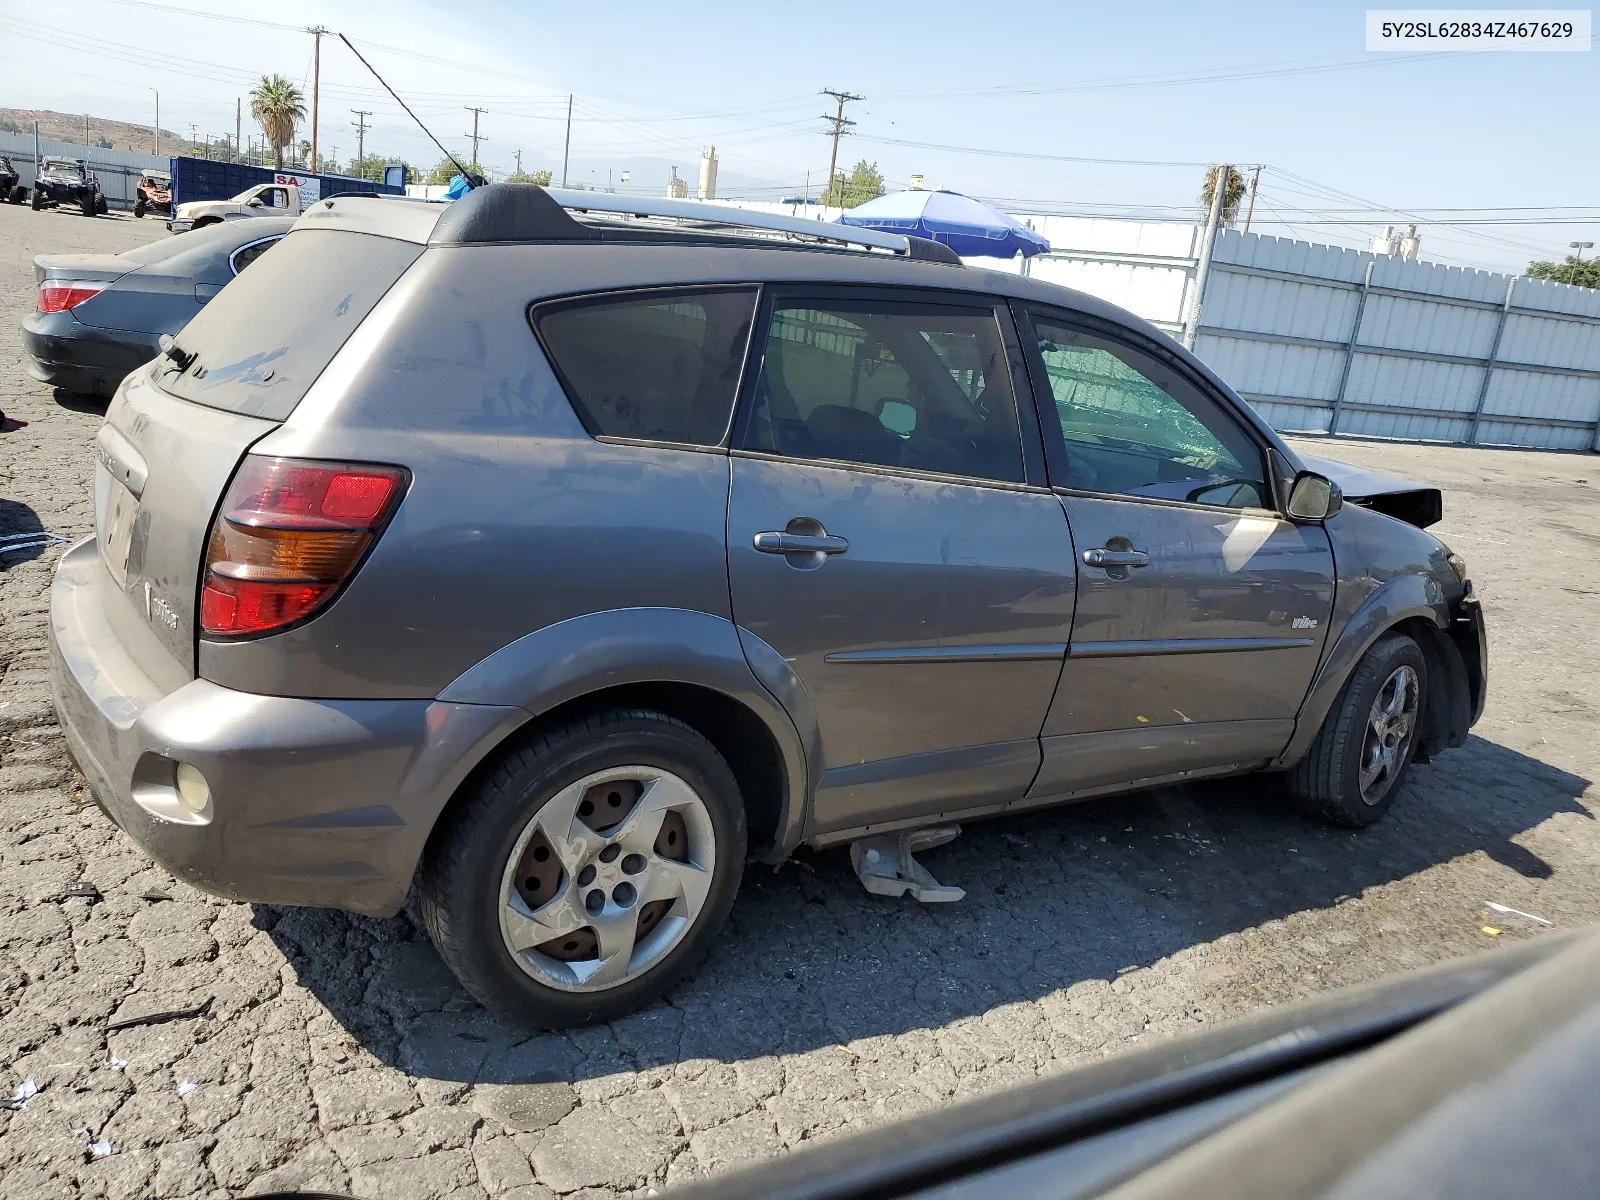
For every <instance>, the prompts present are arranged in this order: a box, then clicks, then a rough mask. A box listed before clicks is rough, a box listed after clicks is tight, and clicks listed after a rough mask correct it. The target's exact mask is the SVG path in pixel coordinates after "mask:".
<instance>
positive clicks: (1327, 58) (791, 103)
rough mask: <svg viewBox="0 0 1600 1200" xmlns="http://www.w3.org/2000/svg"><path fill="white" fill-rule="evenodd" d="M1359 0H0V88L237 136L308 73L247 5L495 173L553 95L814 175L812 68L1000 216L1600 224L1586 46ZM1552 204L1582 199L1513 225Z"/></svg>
mask: <svg viewBox="0 0 1600 1200" xmlns="http://www.w3.org/2000/svg"><path fill="white" fill-rule="evenodd" d="M184 8H189V9H192V10H196V11H195V12H194V13H192V14H191V13H187V12H185V11H183V9H184ZM202 8H203V9H204V12H205V13H206V14H210V15H200V14H199V12H198V10H200V9H202ZM1364 13H1365V9H1364V8H1363V7H1361V6H1357V5H1353V4H1293V3H1278V4H1272V3H1252V2H1249V0H1246V2H1243V3H1236V4H1232V5H1227V6H1219V5H1199V4H1179V3H1166V4H1140V3H1121V4H1105V3H1095V4H1081V3H1062V2H1059V0H1058V2H1055V3H1049V4H1035V3H1020V2H1016V0H1013V2H1012V3H1009V4H993V3H991V4H983V3H973V2H970V0H969V2H968V3H964V4H954V3H942V2H937V0H923V2H921V3H914V4H913V3H885V2H882V0H879V2H878V3H874V4H870V5H860V6H849V5H818V4H815V3H811V4H796V3H789V4H751V3H749V2H748V0H744V2H741V3H732V2H728V0H698V2H697V3H695V4H692V5H664V4H661V3H633V2H631V0H611V2H609V3H604V4H582V3H573V2H572V0H565V2H563V3H559V4H556V3H510V2H507V0H455V2H453V3H440V2H437V0H279V2H278V3H273V4H262V3H259V2H257V3H252V4H245V3H241V2H237V0H209V2H208V0H175V3H174V4H173V5H165V4H157V3H140V2H137V0H72V2H71V3H48V4H37V3H32V2H27V3H25V2H24V0H0V106H7V107H25V108H53V109H58V110H64V111H70V112H89V113H93V114H94V115H96V116H103V117H112V118H118V119H122V120H129V121H136V122H146V123H148V122H149V121H151V119H152V114H153V107H154V95H153V91H152V88H153V87H159V88H160V91H161V104H162V113H161V116H162V124H163V126H165V127H166V128H168V129H172V130H179V131H183V132H185V133H186V132H187V130H188V126H189V124H190V123H191V122H193V123H194V124H195V125H196V126H197V127H198V131H199V133H200V134H201V135H202V136H204V135H206V134H208V133H209V134H211V135H221V134H222V133H223V132H229V133H231V132H232V130H233V115H234V101H235V98H236V97H238V96H241V95H246V94H247V93H248V90H249V86H250V83H251V81H252V80H253V79H254V78H256V77H259V75H260V74H261V73H262V72H268V71H277V72H282V73H283V74H285V75H287V76H289V77H290V78H292V79H294V80H295V81H296V82H301V81H304V82H305V83H306V85H307V88H308V90H309V82H310V67H311V38H310V37H309V36H308V35H307V34H304V33H301V32H296V31H295V30H294V29H279V28H273V27H268V26H264V25H261V24H256V23H252V22H260V21H266V22H273V23H277V24H281V25H286V26H291V27H296V28H303V27H306V26H310V25H313V24H318V23H320V24H322V25H325V26H327V27H328V28H330V29H334V30H338V31H342V32H344V33H346V34H348V35H349V36H350V37H351V38H352V39H353V40H354V41H356V42H357V44H358V45H359V46H360V47H361V48H362V51H363V53H365V54H366V55H367V57H368V58H369V59H370V60H371V61H372V63H373V65H374V66H376V67H377V68H378V70H379V71H380V72H383V73H384V75H385V76H386V77H387V78H388V79H389V81H390V82H391V83H392V84H394V85H395V87H396V88H397V89H398V90H399V91H400V93H401V95H402V96H403V97H405V98H406V99H407V100H408V101H410V102H411V103H412V107H413V108H415V109H416V110H417V113H418V115H419V116H421V117H422V119H423V120H424V121H425V122H427V123H428V125H429V126H430V127H431V128H432V129H433V130H434V132H435V133H436V134H438V135H439V137H440V138H441V140H442V141H443V142H444V144H445V145H446V146H448V147H449V148H450V149H451V151H452V152H454V153H456V154H458V155H464V154H465V152H466V151H467V149H468V147H469V142H468V139H467V138H466V137H465V136H464V135H465V134H466V133H467V132H469V131H470V129H471V121H472V115H471V114H470V113H468V112H466V111H464V106H466V105H479V106H483V107H484V108H486V109H487V110H488V111H486V112H484V113H483V114H482V115H481V117H480V129H481V131H482V132H483V133H484V134H485V135H486V137H487V140H486V141H485V142H484V143H483V147H482V152H481V154H480V158H481V160H482V161H483V162H484V163H485V165H487V166H490V167H493V168H496V169H499V170H506V171H509V170H510V169H512V167H513V165H514V161H515V159H514V155H515V152H516V151H517V150H519V149H520V150H521V151H522V154H523V160H522V161H523V165H524V167H525V168H527V169H536V168H539V167H554V168H555V169H556V170H557V172H558V174H559V170H560V164H561V154H562V138H563V134H564V131H565V115H566V102H567V95H568V93H569V92H570V93H572V94H574V95H575V96H576V100H575V102H574V112H575V116H576V119H575V121H574V123H573V132H572V139H573V144H572V162H573V172H572V177H573V180H574V181H575V182H579V181H581V182H584V183H599V184H602V185H603V184H604V183H605V182H606V179H607V173H608V172H610V173H612V177H613V178H620V172H621V171H623V170H631V171H633V174H634V180H633V186H634V187H635V188H638V187H648V188H649V190H651V191H654V190H656V188H657V186H658V182H657V181H658V180H659V179H660V178H661V177H663V176H664V175H665V169H666V164H668V163H673V164H677V165H678V167H679V173H680V174H683V175H686V176H687V177H689V178H690V179H691V180H692V179H693V178H694V174H695V171H696V170H697V166H698V160H699V153H700V149H701V147H702V146H705V145H710V144H713V143H714V144H715V145H716V146H717V148H718V154H719V157H720V159H721V163H722V173H723V179H724V186H723V188H722V192H723V194H724V195H728V194H742V195H747V196H752V197H759V198H778V197H781V196H787V195H791V194H798V193H799V192H800V191H802V190H803V188H804V187H805V185H806V182H807V176H808V172H809V179H810V185H811V187H812V189H813V192H815V190H816V189H817V188H818V187H819V186H820V181H821V179H822V177H823V176H824V175H825V174H826V171H827V163H828V149H829V147H828V141H827V139H826V137H825V136H824V132H823V131H824V128H825V126H824V122H823V121H822V120H821V119H820V117H821V114H822V113H823V112H824V111H831V109H832V101H830V100H828V99H827V98H826V97H823V96H820V95H819V94H818V92H819V90H820V89H822V88H835V89H845V90H849V91H851V92H856V93H860V94H861V95H863V96H865V97H866V98H865V99H864V100H862V101H860V102H857V103H854V104H851V105H850V106H849V108H848V110H847V115H848V116H850V117H852V118H853V119H854V120H856V121H857V122H858V124H857V125H856V126H855V128H854V131H853V135H852V136H851V137H849V138H847V139H846V140H845V142H844V143H843V145H842V146H841V150H840V159H841V162H842V163H846V164H848V163H854V162H855V161H856V160H857V159H859V158H866V159H869V160H872V161H875V162H877V163H878V165H879V166H880V168H881V169H882V171H883V172H884V174H885V176H886V177H887V179H888V180H889V184H890V186H891V188H894V187H903V186H905V183H906V181H907V179H908V178H909V176H910V175H912V174H913V173H920V174H922V175H924V176H925V177H926V179H927V183H928V185H929V186H945V187H950V188H954V189H956V190H958V191H964V192H967V193H970V194H973V195H978V196H982V197H984V198H986V199H992V200H996V201H1001V202H1003V203H1004V206H1005V207H1008V208H1010V209H1012V210H1013V211H1017V210H1022V209H1027V210H1031V211H1073V212H1096V213H1104V214H1120V215H1139V214H1142V215H1151V216H1189V215H1192V214H1193V213H1194V211H1195V209H1196V207H1197V194H1198V191H1199V185H1200V180H1201V177H1202V175H1203V173H1204V164H1207V163H1213V162H1221V161H1227V162H1232V163H1234V164H1237V165H1239V166H1241V167H1245V168H1249V167H1253V166H1254V165H1255V164H1258V163H1259V164H1264V165H1265V167H1266V169H1265V171H1264V172H1263V174H1262V177H1261V189H1260V193H1259V197H1260V198H1259V202H1258V203H1257V205H1256V210H1255V216H1256V222H1257V224H1256V226H1255V228H1257V229H1260V230H1261V231H1263V232H1271V233H1279V234H1284V235H1287V236H1296V237H1301V238H1305V239H1308V240H1313V241H1331V242H1335V243H1338V244H1345V245H1352V244H1362V245H1364V244H1365V243H1366V241H1367V239H1368V238H1369V237H1370V236H1371V233H1372V232H1374V228H1373V222H1378V223H1379V224H1381V223H1383V222H1385V221H1389V222H1396V223H1403V222H1405V221H1407V220H1410V219H1414V216H1421V217H1423V218H1425V219H1424V220H1423V222H1422V226H1423V228H1422V237H1423V249H1424V257H1427V258H1432V259H1435V260H1437V261H1445V262H1456V263H1462V264H1468V265H1475V266H1486V267H1494V268H1500V269H1504V268H1508V267H1509V268H1520V267H1522V266H1523V265H1525V264H1526V262H1527V261H1528V259H1530V258H1533V257H1559V256H1561V255H1563V254H1566V253H1568V252H1569V251H1568V250H1567V243H1568V242H1569V241H1573V240H1589V241H1597V242H1600V237H1597V236H1596V235H1597V234H1600V154H1597V153H1596V148H1595V135H1596V124H1597V114H1600V57H1597V56H1600V51H1593V52H1590V53H1566V54H1550V53H1526V52H1524V53H1479V54H1460V53H1457V54H1429V55H1410V54H1394V53H1388V54H1382V53H1368V52H1367V51H1366V49H1365V44H1364V43H1365V34H1364ZM856 14H858V15H856ZM224 15H231V16H232V17H234V18H236V19H234V20H225V19H220V18H221V17H222V16H224ZM322 82H323V90H322V122H321V142H322V146H323V149H324V153H326V152H327V151H328V149H330V148H332V147H337V148H338V153H339V155H340V157H342V158H347V157H349V156H350V154H351V153H352V152H353V150H354V148H355V132H354V130H353V129H352V127H351V125H350V122H351V121H352V120H354V117H353V116H352V114H351V111H350V110H351V109H356V108H360V109H370V110H372V111H373V114H374V115H373V116H372V117H371V118H369V120H370V122H371V129H370V130H369V132H368V134H367V146H368V149H369V150H372V151H376V152H379V153H383V154H390V155H395V156H398V157H404V158H406V159H407V160H408V161H412V162H416V163H422V164H429V165H431V164H432V163H433V162H434V161H436V160H437V159H438V158H439V157H440V155H439V153H438V151H437V150H436V149H434V148H433V147H432V145H431V144H430V143H429V142H428V141H427V140H426V138H425V137H424V136H423V135H422V134H421V132H420V131H418V130H417V129H416V127H415V126H414V125H413V124H412V123H411V122H410V120H409V119H408V118H407V117H406V116H405V114H404V113H403V112H402V111H401V110H400V109H399V107H398V106H397V105H396V104H395V103H394V102H393V101H392V100H390V99H389V98H388V96H387V95H385V94H384V93H383V92H382V91H381V89H379V88H378V85H377V83H376V81H375V80H373V78H372V77H371V76H370V75H369V74H367V72H366V71H365V69H364V68H363V67H362V66H361V65H360V64H359V63H358V62H357V61H356V60H355V59H354V57H353V56H352V55H351V54H350V52H349V51H348V50H347V49H346V48H345V47H344V46H343V45H342V44H340V43H339V42H338V41H337V40H330V39H324V41H323V53H322ZM246 107H247V108H248V101H246ZM245 124H246V126H247V127H248V126H249V116H248V112H247V113H246V116H245ZM246 132H247V133H249V132H250V130H249V129H248V128H247V130H246ZM255 132H256V133H257V134H258V135H259V130H257V131H255ZM974 151H979V152H974ZM1027 155H1032V156H1036V157H1023V156H1027ZM1073 159H1117V160H1138V162H1139V163H1140V164H1146V163H1148V164H1154V165H1128V164H1118V163H1093V162H1077V161H1071V160H1073ZM1585 206H1587V207H1585ZM1446 210H1495V211H1446ZM1408 213H1409V214H1414V216H1411V217H1408V216H1407V214H1408ZM1585 216H1586V217H1587V218H1589V220H1588V222H1587V223H1582V224H1580V223H1576V219H1577V218H1580V217H1585ZM1554 218H1562V219H1568V218H1571V219H1573V221H1574V223H1570V224H1560V225H1554V224H1536V223H1529V222H1530V221H1535V220H1546V221H1547V220H1550V219H1554ZM1468 221H1474V222H1491V221H1492V222H1497V223H1494V224H1463V223H1461V222H1468ZM1279 222H1283V223H1279ZM1447 222H1451V223H1447Z"/></svg>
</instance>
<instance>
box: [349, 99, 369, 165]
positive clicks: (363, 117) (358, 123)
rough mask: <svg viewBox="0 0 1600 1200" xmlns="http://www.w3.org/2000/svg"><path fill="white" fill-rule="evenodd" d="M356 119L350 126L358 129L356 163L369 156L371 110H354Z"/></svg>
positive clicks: (352, 110)
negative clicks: (368, 133)
mask: <svg viewBox="0 0 1600 1200" xmlns="http://www.w3.org/2000/svg"><path fill="white" fill-rule="evenodd" d="M350 111H351V112H353V113H355V115H356V119H355V120H354V121H351V122H350V124H352V125H354V126H355V127H356V161H357V162H360V161H361V160H362V159H363V158H365V157H366V156H367V118H368V117H370V116H371V115H372V110H371V109H370V108H352V109H351V110H350Z"/></svg>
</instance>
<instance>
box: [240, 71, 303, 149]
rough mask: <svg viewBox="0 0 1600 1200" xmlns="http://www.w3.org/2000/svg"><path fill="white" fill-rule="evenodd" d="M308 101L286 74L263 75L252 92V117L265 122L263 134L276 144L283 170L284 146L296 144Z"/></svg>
mask: <svg viewBox="0 0 1600 1200" xmlns="http://www.w3.org/2000/svg"><path fill="white" fill-rule="evenodd" d="M305 99H306V98H305V95H304V94H303V93H302V92H301V91H300V89H299V88H297V87H295V85H294V84H292V83H290V82H289V81H288V80H287V79H285V78H284V77H283V76H282V75H263V76H262V77H261V82H260V83H258V84H257V85H256V87H255V90H254V91H252V92H251V93H250V115H251V116H252V117H254V118H255V119H256V120H257V121H259V122H261V132H262V133H263V134H264V135H266V139H267V141H269V142H271V143H272V152H273V154H274V155H275V156H276V157H277V161H278V169H279V170H280V171H281V170H282V169H283V151H284V147H286V146H289V145H291V144H292V143H293V142H294V127H295V126H296V125H297V124H299V123H300V122H301V121H303V120H305V116H306V105H305Z"/></svg>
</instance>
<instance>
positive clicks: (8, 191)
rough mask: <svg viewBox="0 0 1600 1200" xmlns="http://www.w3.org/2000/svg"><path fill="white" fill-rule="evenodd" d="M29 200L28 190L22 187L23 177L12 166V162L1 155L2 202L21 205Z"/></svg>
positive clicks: (0, 181)
mask: <svg viewBox="0 0 1600 1200" xmlns="http://www.w3.org/2000/svg"><path fill="white" fill-rule="evenodd" d="M27 198H28V189H27V188H25V187H23V186H22V176H20V175H18V174H17V169H16V168H15V167H13V166H12V165H11V160H10V159H9V158H7V157H6V156H5V155H4V154H0V200H4V201H6V202H7V203H9V204H21V203H22V202H23V201H24V200H26V199H27Z"/></svg>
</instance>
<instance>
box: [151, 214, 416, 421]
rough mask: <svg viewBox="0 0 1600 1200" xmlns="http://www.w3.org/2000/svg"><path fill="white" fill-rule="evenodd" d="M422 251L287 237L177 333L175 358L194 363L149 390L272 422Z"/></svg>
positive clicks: (336, 237) (364, 241) (331, 235)
mask: <svg viewBox="0 0 1600 1200" xmlns="http://www.w3.org/2000/svg"><path fill="white" fill-rule="evenodd" d="M422 251H423V247H421V246H419V245H416V244H414V243H412V242H402V241H396V240H395V239H393V238H383V237H374V236H372V235H370V234H364V233H351V232H348V231H343V230H333V229H302V230H298V231H296V232H294V233H291V234H289V235H288V236H287V237H285V238H284V239H283V240H282V241H281V242H279V243H278V244H277V245H276V246H274V247H273V249H272V253H271V254H264V255H262V256H261V257H260V260H259V261H257V262H256V263H254V264H253V265H252V266H251V268H250V270H249V271H247V272H245V273H244V274H242V275H240V276H239V278H237V279H235V280H234V281H233V282H232V283H230V284H229V285H228V286H227V287H225V288H223V289H222V292H221V293H220V294H219V295H218V296H217V298H216V299H215V300H213V301H211V303H210V304H208V305H206V307H205V308H203V309H201V310H200V313H199V315H198V316H196V317H195V319H194V320H192V321H190V322H189V324H187V325H186V326H184V328H183V331H182V332H181V333H179V334H178V336H177V343H178V348H179V349H181V350H183V351H184V352H185V353H186V354H193V355H194V359H193V361H192V362H191V363H190V364H189V366H188V368H187V369H186V370H183V371H178V370H176V369H167V370H161V369H158V370H157V373H156V382H157V384H159V385H160V386H161V387H162V388H163V389H164V390H166V391H168V392H170V393H172V394H173V395H174V396H178V397H180V398H181V399H184V400H191V401H193V402H194V403H196V404H204V405H206V406H207V407H208V408H220V409H223V410H224V411H227V412H236V413H242V414H245V415H247V416H253V417H265V418H267V419H268V420H273V421H281V420H283V419H284V418H286V417H287V416H288V415H289V414H290V413H291V412H293V411H294V407H295V405H297V404H299V403H300V401H301V399H302V398H303V397H304V396H305V394H306V392H307V390H308V389H309V388H310V387H311V385H312V383H314V382H315V381H316V378H317V376H318V375H320V374H322V371H323V369H324V368H325V367H326V366H327V365H328V363H329V362H330V361H332V359H333V356H334V355H335V354H337V353H338V351H339V347H341V346H343V345H344V344H345V341H346V340H347V339H348V338H349V337H350V335H351V334H352V333H354V332H355V329H356V327H357V326H358V325H360V324H361V322H362V321H363V320H365V319H366V316H367V314H368V313H370V312H371V311H372V309H373V306H374V305H376V304H377V303H378V301H379V300H381V299H382V298H383V295H384V293H385V292H387V291H388V290H389V289H390V288H391V287H393V286H394V283H395V281H396V280H398V279H399V278H400V276H401V275H403V274H404V273H405V271H406V268H407V267H409V266H410V265H411V264H412V263H414V262H415V261H416V260H417V258H418V257H419V256H420V255H421V254H422Z"/></svg>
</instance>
